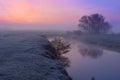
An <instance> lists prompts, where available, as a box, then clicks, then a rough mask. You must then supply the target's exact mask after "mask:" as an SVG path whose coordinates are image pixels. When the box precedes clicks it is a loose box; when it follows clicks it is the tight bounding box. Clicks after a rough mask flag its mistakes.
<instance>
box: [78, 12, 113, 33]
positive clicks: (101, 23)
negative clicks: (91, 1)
mask: <svg viewBox="0 0 120 80" xmlns="http://www.w3.org/2000/svg"><path fill="white" fill-rule="evenodd" d="M111 27H112V26H111V25H110V24H109V23H108V22H107V21H105V18H104V17H103V16H102V15H101V14H92V15H90V16H83V17H81V19H80V20H79V28H80V29H81V30H82V31H83V32H87V33H92V34H101V33H107V32H108V31H109V30H110V29H111Z"/></svg>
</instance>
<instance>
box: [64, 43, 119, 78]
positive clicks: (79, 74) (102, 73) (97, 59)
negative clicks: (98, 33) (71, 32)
mask: <svg viewBox="0 0 120 80" xmlns="http://www.w3.org/2000/svg"><path fill="white" fill-rule="evenodd" d="M81 50H83V51H81ZM65 56H67V57H68V58H69V60H70V62H71V64H70V67H69V68H67V71H68V73H69V75H70V76H71V77H72V78H73V80H91V78H92V77H95V80H120V76H119V73H120V62H119V61H120V54H119V53H116V52H111V51H106V50H102V49H99V48H96V47H93V46H89V47H88V46H86V45H84V44H82V43H78V42H72V49H71V51H70V52H69V53H68V54H66V55H65Z"/></svg>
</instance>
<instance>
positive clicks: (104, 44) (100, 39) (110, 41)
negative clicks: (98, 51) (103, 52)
mask: <svg viewBox="0 0 120 80" xmlns="http://www.w3.org/2000/svg"><path fill="white" fill-rule="evenodd" d="M119 36H120V35H119V34H104V35H73V34H72V35H63V37H65V38H69V39H70V38H71V39H74V40H77V41H81V42H83V43H87V44H92V45H95V46H99V47H101V48H104V49H108V50H112V51H116V52H120V38H119Z"/></svg>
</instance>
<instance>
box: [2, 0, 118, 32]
mask: <svg viewBox="0 0 120 80" xmlns="http://www.w3.org/2000/svg"><path fill="white" fill-rule="evenodd" d="M119 9H120V1H119V0H0V29H20V30H27V29H29V30H73V29H78V26H77V25H78V20H79V19H80V18H81V17H82V16H84V15H90V14H94V13H99V14H102V15H103V16H104V17H105V18H106V21H109V22H110V23H111V24H112V25H113V30H114V31H116V32H119V31H120V27H119V26H120V10H119Z"/></svg>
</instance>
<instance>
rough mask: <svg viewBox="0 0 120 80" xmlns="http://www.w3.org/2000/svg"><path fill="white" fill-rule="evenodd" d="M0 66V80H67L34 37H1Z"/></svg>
mask: <svg viewBox="0 0 120 80" xmlns="http://www.w3.org/2000/svg"><path fill="white" fill-rule="evenodd" d="M0 64H1V66H0V80H71V79H70V77H69V76H68V74H67V72H66V70H65V69H64V67H63V66H62V64H60V63H59V62H58V61H57V60H56V59H55V52H54V48H52V46H51V44H50V43H49V42H48V41H47V40H46V39H44V38H42V37H41V36H40V34H38V33H37V34H33V33H1V35H0Z"/></svg>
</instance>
